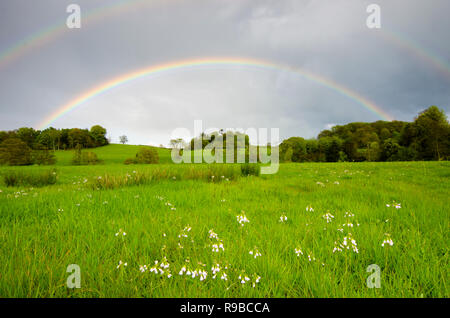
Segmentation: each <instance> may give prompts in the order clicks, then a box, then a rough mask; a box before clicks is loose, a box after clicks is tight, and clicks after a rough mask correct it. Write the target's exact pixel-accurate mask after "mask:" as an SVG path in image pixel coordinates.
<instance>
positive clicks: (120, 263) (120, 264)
mask: <svg viewBox="0 0 450 318" xmlns="http://www.w3.org/2000/svg"><path fill="white" fill-rule="evenodd" d="M122 266H124V267H127V266H128V263H124V262H122V261H121V260H120V261H119V265H117V267H116V268H117V269H119V268H121V267H122Z"/></svg>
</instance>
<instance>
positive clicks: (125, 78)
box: [38, 57, 393, 129]
mask: <svg viewBox="0 0 450 318" xmlns="http://www.w3.org/2000/svg"><path fill="white" fill-rule="evenodd" d="M223 65H225V66H240V67H247V68H249V67H250V68H263V69H268V70H278V71H280V70H282V71H288V72H292V73H295V74H297V75H300V76H302V77H303V78H306V79H308V80H310V81H312V82H315V83H317V84H320V85H322V86H325V87H327V88H329V89H331V90H333V91H335V92H337V93H338V94H340V95H343V96H346V97H348V98H350V99H352V100H354V101H355V102H357V103H358V104H359V105H361V106H363V107H364V108H366V109H368V110H369V111H371V112H373V113H374V114H376V115H377V116H379V117H381V118H382V119H385V120H389V121H390V120H393V118H392V117H391V116H390V115H389V114H388V113H386V112H385V111H384V110H383V109H382V108H381V107H379V106H377V105H376V104H375V103H374V102H372V101H370V100H368V99H367V98H365V97H363V96H361V95H360V94H358V93H356V92H354V91H352V90H351V89H349V88H347V87H344V86H342V85H340V84H338V83H336V82H335V81H333V80H331V79H328V78H325V77H323V76H320V75H318V74H314V73H311V72H309V71H306V70H302V69H300V68H294V67H291V66H287V65H282V64H276V63H272V62H268V61H264V60H257V59H249V58H231V57H218V58H202V59H191V60H182V61H175V62H171V63H167V64H160V65H152V66H149V67H146V68H143V69H139V70H135V71H133V72H129V73H125V74H123V75H120V76H118V77H116V78H114V79H112V80H109V81H106V82H104V83H102V84H100V85H98V86H96V87H94V88H91V89H89V90H88V91H85V92H83V93H81V94H79V95H78V96H77V97H75V98H74V99H72V100H71V101H69V102H68V103H67V104H65V105H63V106H62V107H60V108H58V109H57V110H56V111H55V112H53V113H52V114H50V115H49V116H47V117H46V118H45V119H44V120H43V121H42V122H41V123H40V124H39V125H38V127H39V129H43V128H45V127H48V126H49V125H50V124H51V123H53V122H54V121H55V120H57V119H58V118H60V117H62V116H64V115H66V114H67V113H69V112H70V111H72V110H73V109H75V108H76V107H77V106H79V105H81V104H83V103H85V102H87V101H89V100H91V99H93V98H95V97H96V96H98V95H100V94H103V93H105V92H107V91H109V90H111V89H113V88H116V87H118V86H120V85H122V84H125V83H128V82H131V81H133V80H137V79H139V78H143V77H146V76H151V75H156V74H159V73H164V72H167V71H170V70H181V69H192V68H198V67H208V66H211V67H216V66H223Z"/></svg>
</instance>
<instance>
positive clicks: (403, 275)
mask: <svg viewBox="0 0 450 318" xmlns="http://www.w3.org/2000/svg"><path fill="white" fill-rule="evenodd" d="M137 148H138V147H134V146H121V145H111V146H107V147H104V148H98V149H95V150H94V151H95V152H96V153H97V154H98V156H99V157H100V158H101V159H103V160H104V161H105V164H104V165H99V166H78V167H73V166H65V164H66V162H67V163H68V162H70V158H71V156H70V152H58V153H57V156H58V159H59V165H60V166H58V167H57V172H56V173H57V176H58V179H57V183H56V184H54V185H50V186H45V187H39V188H38V187H34V188H31V187H23V186H22V187H6V186H5V185H4V184H3V183H2V182H3V181H1V182H0V189H1V192H0V219H1V222H0V249H1V253H0V264H1V270H0V296H1V297H449V296H450V292H449V287H448V281H449V248H448V242H449V225H450V224H449V219H450V218H449V212H450V210H449V206H448V203H449V202H448V198H449V189H450V186H449V185H450V182H449V181H450V164H449V163H448V162H404V163H403V162H396V163H309V164H281V166H280V171H279V173H278V174H276V175H261V176H259V177H255V176H250V177H244V176H240V168H239V167H240V166H239V165H225V166H223V168H221V167H219V168H217V165H214V166H215V167H216V168H215V167H213V166H209V165H206V164H199V165H189V164H186V165H174V164H160V165H131V166H125V165H123V164H122V165H119V164H121V163H122V162H123V160H124V159H125V158H126V157H131V156H133V155H134V154H135V153H136V151H137ZM125 149H126V150H125ZM160 157H161V158H162V160H161V161H163V162H167V163H168V162H169V158H170V152H169V151H168V152H167V153H165V152H164V153H161V152H160ZM48 169H49V168H48V167H22V168H17V167H15V168H11V167H8V168H6V167H3V168H0V174H2V175H4V174H6V173H7V172H8V171H22V172H23V173H28V172H35V173H36V172H39V171H43V170H48ZM214 169H216V170H214ZM220 169H222V170H220ZM222 171H223V172H222ZM222 173H223V174H226V176H225V175H224V178H222V175H221V174H222ZM214 174H216V175H214ZM212 175H214V178H212ZM140 176H146V177H149V176H154V179H145V180H144V181H140V180H142V178H141V179H139V178H140ZM99 177H101V178H100V179H99ZM124 178H125V179H124ZM196 178H197V179H196ZM105 179H106V181H105ZM227 179H228V180H227ZM118 180H122V181H123V180H127V182H128V183H127V185H123V184H119V183H117V184H116V183H114V182H117V181H118ZM102 182H104V183H109V184H111V186H112V188H111V189H109V190H105V189H100V188H98V186H99V185H102V184H104V183H102ZM139 182H141V183H139ZM133 184H136V185H133ZM137 184H139V185H137ZM387 204H388V205H389V207H388V206H387ZM396 205H397V208H396ZM311 208H312V209H311ZM328 213H329V214H328ZM244 214H245V216H246V218H247V219H248V220H249V222H247V223H245V222H242V220H241V222H242V224H243V226H242V225H241V224H240V223H239V222H238V219H237V216H239V215H244ZM282 216H283V222H281V219H280V217H282ZM284 216H286V217H287V220H285V219H284ZM210 231H212V232H210ZM124 233H125V235H124ZM349 233H351V234H349ZM344 237H347V238H348V239H347V240H345V241H346V242H347V244H348V245H345V244H343V242H344ZM352 239H353V240H354V243H356V245H355V246H353V244H352ZM389 239H391V240H392V242H393V245H392V246H391V245H390V244H389V243H385V244H384V247H383V246H382V243H383V241H385V240H386V241H389ZM220 244H222V247H223V249H222V248H221V245H220ZM340 244H342V246H340ZM346 246H349V249H347V248H346ZM335 247H336V248H337V249H336V250H334V249H335ZM339 249H342V251H339ZM356 249H357V252H356ZM333 250H334V252H333ZM250 252H252V254H250ZM257 253H260V254H261V256H256V257H255V255H256V254H257ZM155 261H158V263H157V264H156V265H155ZM166 262H167V264H169V266H167V264H166ZM125 263H127V265H126V266H125ZM161 263H164V266H161ZM69 264H78V265H79V266H80V269H81V288H80V289H68V288H67V287H66V280H67V277H68V275H69V273H66V268H67V266H68V265H69ZM371 264H377V265H378V266H380V268H381V288H373V289H371V288H368V287H367V285H366V279H367V277H368V276H369V275H370V274H371V273H368V272H367V271H366V269H367V267H368V266H369V265H371ZM144 265H145V266H144ZM153 267H154V268H155V269H156V273H154V271H153V270H152V268H153ZM183 267H184V268H185V269H186V271H183ZM213 268H214V270H213ZM217 268H219V269H220V270H219V271H217ZM161 271H162V272H161ZM188 271H189V274H190V276H187V272H188ZM195 271H197V273H198V276H197V275H195V274H194V275H193V274H192V273H195ZM180 273H181V274H183V275H180ZM205 273H206V274H205ZM224 273H225V274H226V280H225V279H224V277H225V276H224V275H223V274H224ZM193 276H194V277H193ZM214 276H215V278H214ZM239 276H241V278H239ZM245 277H248V280H246V279H245ZM258 277H259V279H258ZM221 278H223V279H221ZM242 281H244V283H242ZM253 284H254V287H253Z"/></svg>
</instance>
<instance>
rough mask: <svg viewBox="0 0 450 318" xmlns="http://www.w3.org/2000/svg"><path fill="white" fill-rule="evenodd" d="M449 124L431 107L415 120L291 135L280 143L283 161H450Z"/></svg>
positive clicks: (354, 125)
mask: <svg viewBox="0 0 450 318" xmlns="http://www.w3.org/2000/svg"><path fill="white" fill-rule="evenodd" d="M449 159H450V126H449V122H448V119H447V116H446V115H445V113H444V111H443V110H441V109H439V108H438V107H436V106H431V107H429V108H428V109H426V110H424V111H423V112H421V113H420V114H419V115H418V116H417V117H416V118H415V120H414V122H403V121H392V122H386V121H377V122H374V123H350V124H347V125H338V126H334V127H332V128H331V129H330V130H324V131H322V132H321V133H320V134H319V135H318V137H317V138H316V139H304V138H301V137H291V138H289V139H286V140H284V141H283V142H282V143H281V144H280V161H284V162H308V161H309V162H336V161H412V160H449Z"/></svg>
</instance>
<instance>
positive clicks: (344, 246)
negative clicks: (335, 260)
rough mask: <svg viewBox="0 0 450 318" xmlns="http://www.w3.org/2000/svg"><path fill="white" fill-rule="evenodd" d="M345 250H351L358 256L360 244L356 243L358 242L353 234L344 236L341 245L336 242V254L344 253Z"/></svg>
mask: <svg viewBox="0 0 450 318" xmlns="http://www.w3.org/2000/svg"><path fill="white" fill-rule="evenodd" d="M345 250H351V251H353V252H354V253H356V254H358V253H359V250H358V244H357V243H356V240H355V239H354V238H353V236H352V234H351V233H348V235H347V236H344V239H343V241H342V242H341V243H338V242H334V249H333V253H334V252H342V251H345Z"/></svg>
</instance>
